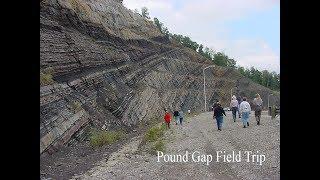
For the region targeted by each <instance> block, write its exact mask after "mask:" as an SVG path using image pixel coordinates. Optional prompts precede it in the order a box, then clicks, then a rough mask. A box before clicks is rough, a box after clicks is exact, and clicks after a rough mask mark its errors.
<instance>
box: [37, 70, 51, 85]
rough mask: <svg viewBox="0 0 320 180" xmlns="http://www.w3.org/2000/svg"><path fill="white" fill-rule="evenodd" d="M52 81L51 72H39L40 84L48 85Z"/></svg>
mask: <svg viewBox="0 0 320 180" xmlns="http://www.w3.org/2000/svg"><path fill="white" fill-rule="evenodd" d="M53 83H54V81H53V79H52V75H51V74H47V73H43V72H40V85H41V86H46V85H50V84H53Z"/></svg>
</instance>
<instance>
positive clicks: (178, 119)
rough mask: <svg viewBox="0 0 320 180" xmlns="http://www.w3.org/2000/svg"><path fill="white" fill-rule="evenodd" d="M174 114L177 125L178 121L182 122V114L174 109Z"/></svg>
mask: <svg viewBox="0 0 320 180" xmlns="http://www.w3.org/2000/svg"><path fill="white" fill-rule="evenodd" d="M173 116H174V119H175V120H176V125H178V123H180V114H179V111H177V110H176V111H174V112H173Z"/></svg>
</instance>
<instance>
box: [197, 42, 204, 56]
mask: <svg viewBox="0 0 320 180" xmlns="http://www.w3.org/2000/svg"><path fill="white" fill-rule="evenodd" d="M198 53H199V54H201V55H203V45H202V44H200V46H199V48H198Z"/></svg>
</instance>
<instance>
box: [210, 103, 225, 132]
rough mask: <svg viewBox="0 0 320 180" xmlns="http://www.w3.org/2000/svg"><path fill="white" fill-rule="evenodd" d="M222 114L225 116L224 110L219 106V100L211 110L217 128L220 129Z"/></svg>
mask: <svg viewBox="0 0 320 180" xmlns="http://www.w3.org/2000/svg"><path fill="white" fill-rule="evenodd" d="M223 115H224V116H226V113H225V111H224V110H223V108H222V107H221V104H220V102H219V101H218V102H217V106H216V107H215V108H214V111H213V118H215V119H216V121H217V126H218V130H219V131H221V127H222V123H223Z"/></svg>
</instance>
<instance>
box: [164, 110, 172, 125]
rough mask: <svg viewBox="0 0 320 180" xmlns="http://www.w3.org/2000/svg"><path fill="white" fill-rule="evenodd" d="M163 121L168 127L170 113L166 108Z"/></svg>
mask: <svg viewBox="0 0 320 180" xmlns="http://www.w3.org/2000/svg"><path fill="white" fill-rule="evenodd" d="M164 121H165V122H166V123H167V126H168V128H169V129H170V121H171V115H170V113H169V112H168V111H167V110H166V113H165V115H164Z"/></svg>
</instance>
